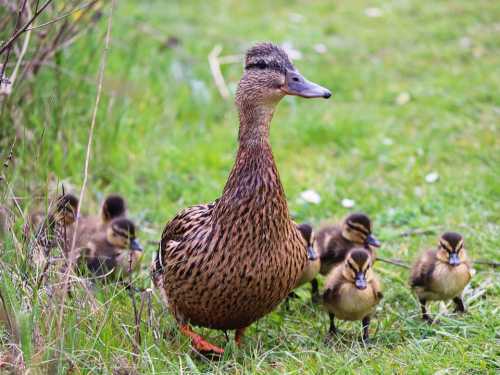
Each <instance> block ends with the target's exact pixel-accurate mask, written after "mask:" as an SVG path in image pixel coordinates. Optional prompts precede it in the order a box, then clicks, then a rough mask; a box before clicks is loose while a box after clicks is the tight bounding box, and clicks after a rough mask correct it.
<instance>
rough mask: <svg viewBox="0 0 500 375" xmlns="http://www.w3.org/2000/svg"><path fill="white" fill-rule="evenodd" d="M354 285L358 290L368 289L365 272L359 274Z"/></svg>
mask: <svg viewBox="0 0 500 375" xmlns="http://www.w3.org/2000/svg"><path fill="white" fill-rule="evenodd" d="M354 284H355V285H356V288H358V289H365V288H366V278H365V275H364V274H363V272H359V273H358V274H356V278H355V279H354Z"/></svg>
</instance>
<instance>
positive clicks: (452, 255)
mask: <svg viewBox="0 0 500 375" xmlns="http://www.w3.org/2000/svg"><path fill="white" fill-rule="evenodd" d="M448 263H449V264H450V265H451V266H458V265H459V264H460V258H459V257H458V255H457V253H450V256H449V258H448Z"/></svg>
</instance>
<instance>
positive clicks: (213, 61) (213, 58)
mask: <svg viewBox="0 0 500 375" xmlns="http://www.w3.org/2000/svg"><path fill="white" fill-rule="evenodd" d="M221 51H222V47H221V46H220V45H219V44H218V45H216V46H215V47H214V48H213V49H212V51H211V52H210V53H209V54H208V64H209V65H210V72H211V73H212V77H213V79H214V82H215V86H217V90H219V93H220V95H221V96H222V98H223V99H225V100H227V99H229V89H228V88H227V85H226V81H224V76H223V75H222V72H221V70H220V62H219V55H220V53H221Z"/></svg>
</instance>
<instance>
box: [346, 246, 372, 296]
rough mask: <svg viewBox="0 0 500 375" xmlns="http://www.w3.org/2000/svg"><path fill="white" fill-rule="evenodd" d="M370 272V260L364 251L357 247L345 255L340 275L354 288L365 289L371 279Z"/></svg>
mask: <svg viewBox="0 0 500 375" xmlns="http://www.w3.org/2000/svg"><path fill="white" fill-rule="evenodd" d="M372 272H373V271H372V258H371V256H370V253H369V252H368V251H366V249H364V248H361V247H357V248H354V249H352V250H351V251H350V252H349V254H347V258H346V260H345V263H344V269H343V270H342V274H343V275H344V277H345V278H346V280H347V281H349V282H351V283H353V284H354V285H355V286H356V288H358V289H366V287H367V285H368V283H369V282H370V281H371V280H372V278H373V273H372Z"/></svg>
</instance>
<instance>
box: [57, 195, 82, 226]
mask: <svg viewBox="0 0 500 375" xmlns="http://www.w3.org/2000/svg"><path fill="white" fill-rule="evenodd" d="M77 210H78V198H77V197H75V196H74V195H73V194H64V195H61V196H60V197H59V198H58V199H57V201H56V207H55V210H54V219H55V221H56V222H59V223H63V224H64V225H71V224H73V223H74V222H75V220H76V212H77Z"/></svg>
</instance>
